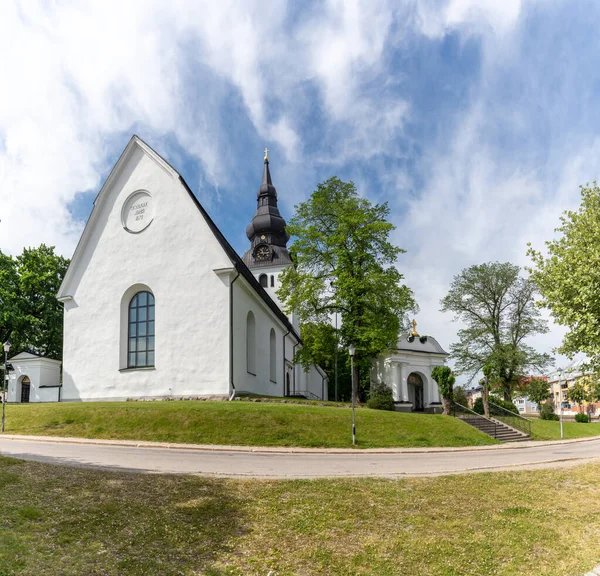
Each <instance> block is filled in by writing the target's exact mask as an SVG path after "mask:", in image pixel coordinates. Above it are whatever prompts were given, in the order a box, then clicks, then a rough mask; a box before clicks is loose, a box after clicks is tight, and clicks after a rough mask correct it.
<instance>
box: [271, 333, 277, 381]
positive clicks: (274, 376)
mask: <svg viewBox="0 0 600 576" xmlns="http://www.w3.org/2000/svg"><path fill="white" fill-rule="evenodd" d="M269 351H270V353H269V360H270V366H269V379H270V380H271V382H277V340H276V336H275V330H274V329H273V328H271V334H270V335H269Z"/></svg>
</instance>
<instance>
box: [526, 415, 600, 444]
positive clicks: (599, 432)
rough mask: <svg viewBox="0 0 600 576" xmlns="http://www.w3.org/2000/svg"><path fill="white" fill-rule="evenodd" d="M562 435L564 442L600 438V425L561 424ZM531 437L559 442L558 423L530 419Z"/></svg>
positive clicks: (589, 423)
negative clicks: (593, 437)
mask: <svg viewBox="0 0 600 576" xmlns="http://www.w3.org/2000/svg"><path fill="white" fill-rule="evenodd" d="M563 434H564V438H565V440H572V439H575V438H587V437H589V436H600V423H597V422H596V423H591V422H588V423H587V424H583V423H580V422H563ZM531 435H532V437H533V439H534V440H560V422H555V421H553V420H538V419H537V418H531Z"/></svg>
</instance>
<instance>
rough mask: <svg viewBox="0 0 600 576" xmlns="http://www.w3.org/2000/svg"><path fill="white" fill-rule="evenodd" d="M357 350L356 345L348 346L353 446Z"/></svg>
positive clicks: (353, 438) (354, 437)
mask: <svg viewBox="0 0 600 576" xmlns="http://www.w3.org/2000/svg"><path fill="white" fill-rule="evenodd" d="M355 352H356V346H355V345H354V344H350V346H348V353H349V354H350V374H351V375H352V391H351V392H350V393H351V395H352V446H356V426H355V425H354V353H355Z"/></svg>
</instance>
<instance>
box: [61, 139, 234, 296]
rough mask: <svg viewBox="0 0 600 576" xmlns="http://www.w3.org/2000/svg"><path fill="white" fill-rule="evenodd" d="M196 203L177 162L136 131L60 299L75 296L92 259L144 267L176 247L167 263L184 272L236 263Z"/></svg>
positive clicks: (86, 233)
mask: <svg viewBox="0 0 600 576" xmlns="http://www.w3.org/2000/svg"><path fill="white" fill-rule="evenodd" d="M194 203H196V204H197V200H196V199H195V197H194V196H193V194H192V193H191V191H189V189H188V188H187V186H186V185H185V183H184V182H183V179H182V178H181V177H180V175H179V174H178V173H177V172H176V171H175V170H174V169H173V167H172V166H170V165H169V164H168V163H167V162H166V161H165V160H163V159H162V158H161V157H160V156H159V155H158V154H156V152H154V151H153V150H152V149H151V148H150V147H149V146H147V145H146V144H145V143H144V142H142V141H141V140H140V139H139V138H137V137H136V136H134V137H132V139H131V140H130V142H129V144H128V145H127V147H126V148H125V150H124V152H123V154H122V155H121V157H120V158H119V160H118V162H117V164H116V165H115V167H114V168H113V170H112V171H111V173H110V175H109V176H108V178H107V180H106V182H105V183H104V185H103V186H102V189H101V190H100V192H99V193H98V196H97V197H96V200H95V201H94V208H93V210H92V214H91V215H90V218H89V220H88V223H87V224H86V227H85V230H84V232H83V234H82V237H81V239H80V241H79V244H78V246H77V248H76V250H75V253H74V255H73V259H72V261H71V264H70V266H69V269H68V271H67V273H66V275H65V279H64V281H63V284H62V286H61V288H60V290H59V294H58V298H59V300H63V301H66V300H68V299H69V298H70V297H73V295H74V293H75V292H76V291H77V289H78V286H79V284H80V282H81V281H82V278H83V276H84V275H85V273H86V270H87V268H88V267H89V265H90V263H92V262H96V263H98V262H97V261H98V260H99V259H101V258H102V257H105V258H108V259H109V260H110V261H111V262H112V264H113V265H114V266H117V265H119V264H120V265H122V266H127V267H130V268H132V269H140V270H141V269H142V268H143V265H144V263H145V264H146V265H148V266H153V265H161V264H162V265H164V264H165V262H164V261H163V258H161V253H164V254H165V256H166V254H167V253H170V254H171V256H170V257H169V258H168V259H167V260H168V261H167V262H166V264H167V265H168V266H173V267H175V266H178V267H180V271H181V272H182V273H183V274H189V269H190V268H191V267H195V268H196V269H197V268H203V267H207V268H210V269H211V270H212V269H213V268H215V267H217V268H218V267H226V266H231V263H232V259H231V257H230V256H229V255H228V254H227V253H226V251H225V250H224V249H223V247H222V245H221V242H220V241H219V239H218V238H216V237H215V234H214V231H213V230H212V229H211V226H210V224H209V223H208V222H207V221H206V219H205V218H203V214H202V212H199V211H198V210H196V209H194ZM177 245H178V246H179V250H176V246H177ZM194 256H195V258H194ZM209 261H210V262H209ZM99 264H100V263H99ZM101 266H103V267H105V268H106V267H107V265H101ZM104 272H106V273H108V272H109V270H104Z"/></svg>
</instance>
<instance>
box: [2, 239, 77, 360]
mask: <svg viewBox="0 0 600 576" xmlns="http://www.w3.org/2000/svg"><path fill="white" fill-rule="evenodd" d="M68 263H69V262H68V260H66V259H65V258H63V257H62V256H59V255H57V254H55V253H54V248H53V247H52V246H45V245H44V244H42V245H41V246H40V247H39V248H26V249H24V250H23V253H22V254H20V255H19V256H17V257H16V258H12V257H10V256H6V255H4V254H2V253H0V341H1V342H5V341H6V340H10V341H11V344H12V345H13V348H12V349H13V351H15V352H18V351H19V350H23V349H26V350H31V351H33V352H37V353H39V354H44V355H47V356H52V357H56V358H61V357H62V337H63V317H62V313H63V312H62V306H61V304H60V303H59V302H58V300H56V293H57V292H58V289H59V287H60V284H61V282H62V279H63V278H64V275H65V272H66V270H67V266H68Z"/></svg>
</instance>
